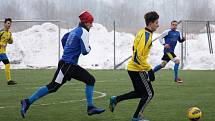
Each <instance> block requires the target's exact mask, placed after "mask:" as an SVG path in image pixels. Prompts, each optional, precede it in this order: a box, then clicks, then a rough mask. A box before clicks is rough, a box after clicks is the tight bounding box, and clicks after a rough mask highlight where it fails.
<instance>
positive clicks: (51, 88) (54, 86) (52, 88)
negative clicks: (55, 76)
mask: <svg viewBox="0 0 215 121" xmlns="http://www.w3.org/2000/svg"><path fill="white" fill-rule="evenodd" d="M47 87H48V90H49V93H54V92H57V90H58V89H59V87H60V86H59V85H58V84H54V83H50V84H48V85H47Z"/></svg>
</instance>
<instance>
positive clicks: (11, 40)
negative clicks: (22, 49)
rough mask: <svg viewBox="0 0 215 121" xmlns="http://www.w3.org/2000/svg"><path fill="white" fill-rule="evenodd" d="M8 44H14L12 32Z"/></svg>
mask: <svg viewBox="0 0 215 121" xmlns="http://www.w3.org/2000/svg"><path fill="white" fill-rule="evenodd" d="M8 43H9V44H12V43H13V37H12V33H11V32H10V38H9V40H8Z"/></svg>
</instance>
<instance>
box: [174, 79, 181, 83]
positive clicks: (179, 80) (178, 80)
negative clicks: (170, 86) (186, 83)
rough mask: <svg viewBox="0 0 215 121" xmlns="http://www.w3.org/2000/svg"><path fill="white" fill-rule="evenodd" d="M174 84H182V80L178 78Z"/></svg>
mask: <svg viewBox="0 0 215 121" xmlns="http://www.w3.org/2000/svg"><path fill="white" fill-rule="evenodd" d="M175 82H177V83H183V80H182V79H180V78H178V79H176V80H175Z"/></svg>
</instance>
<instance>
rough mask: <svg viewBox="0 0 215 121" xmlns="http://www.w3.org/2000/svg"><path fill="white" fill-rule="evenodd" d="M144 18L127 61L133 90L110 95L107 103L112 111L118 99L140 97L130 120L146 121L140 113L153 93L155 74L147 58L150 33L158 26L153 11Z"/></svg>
mask: <svg viewBox="0 0 215 121" xmlns="http://www.w3.org/2000/svg"><path fill="white" fill-rule="evenodd" d="M144 18H145V22H146V27H145V28H143V29H142V30H140V31H139V32H138V34H137V36H136V38H135V40H134V45H133V55H132V58H131V60H130V61H129V63H128V74H129V76H130V79H131V81H132V84H133V87H134V91H131V92H128V93H125V94H122V95H120V96H112V97H111V98H110V105H109V108H110V111H111V112H113V111H114V108H115V107H116V105H117V103H119V102H120V101H124V100H128V99H135V98H140V102H139V105H138V107H137V109H136V111H135V113H134V115H133V118H132V121H148V120H145V119H143V116H142V113H143V111H144V109H145V107H146V105H147V104H148V103H149V102H150V100H151V99H152V97H153V95H154V91H153V88H152V84H151V81H154V80H155V76H154V72H153V70H152V68H151V66H150V65H149V64H148V62H147V59H148V56H149V52H150V49H151V47H152V33H153V32H154V31H156V29H157V28H158V27H159V25H158V19H159V15H158V14H157V13H156V12H155V11H152V12H148V13H146V14H145V16H144Z"/></svg>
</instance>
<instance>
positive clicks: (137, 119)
mask: <svg viewBox="0 0 215 121" xmlns="http://www.w3.org/2000/svg"><path fill="white" fill-rule="evenodd" d="M131 121H149V120H147V119H143V118H132V120H131Z"/></svg>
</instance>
